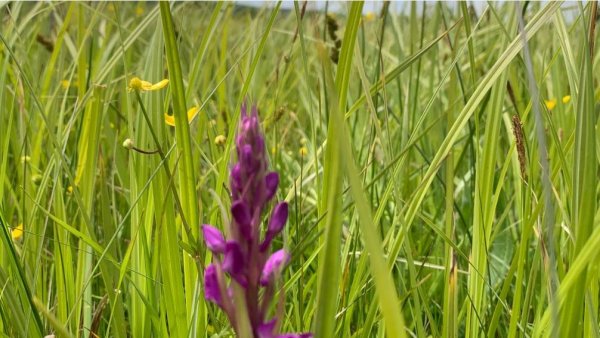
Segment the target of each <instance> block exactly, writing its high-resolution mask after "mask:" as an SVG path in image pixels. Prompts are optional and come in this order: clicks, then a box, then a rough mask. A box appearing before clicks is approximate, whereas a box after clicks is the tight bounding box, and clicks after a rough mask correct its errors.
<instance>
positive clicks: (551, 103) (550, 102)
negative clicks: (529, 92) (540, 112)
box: [544, 99, 556, 110]
mask: <svg viewBox="0 0 600 338" xmlns="http://www.w3.org/2000/svg"><path fill="white" fill-rule="evenodd" d="M544 103H546V108H548V110H552V109H554V107H556V99H552V100H544Z"/></svg>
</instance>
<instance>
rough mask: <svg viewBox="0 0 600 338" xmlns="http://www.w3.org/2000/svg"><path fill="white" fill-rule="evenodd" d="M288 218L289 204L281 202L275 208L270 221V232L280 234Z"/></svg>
mask: <svg viewBox="0 0 600 338" xmlns="http://www.w3.org/2000/svg"><path fill="white" fill-rule="evenodd" d="M287 218H288V204H287V202H281V203H279V204H277V205H276V206H275V208H273V214H271V219H270V220H269V228H268V230H269V231H271V232H274V233H279V232H280V231H281V230H282V229H283V226H284V225H285V222H286V221H287Z"/></svg>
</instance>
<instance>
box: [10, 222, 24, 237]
mask: <svg viewBox="0 0 600 338" xmlns="http://www.w3.org/2000/svg"><path fill="white" fill-rule="evenodd" d="M10 235H11V237H12V239H19V238H21V237H22V236H23V223H19V225H17V227H16V228H13V229H12V231H11V232H10Z"/></svg>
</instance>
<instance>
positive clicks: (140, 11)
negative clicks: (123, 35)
mask: <svg viewBox="0 0 600 338" xmlns="http://www.w3.org/2000/svg"><path fill="white" fill-rule="evenodd" d="M135 15H136V16H142V15H144V5H142V3H141V2H140V3H138V5H137V7H135Z"/></svg>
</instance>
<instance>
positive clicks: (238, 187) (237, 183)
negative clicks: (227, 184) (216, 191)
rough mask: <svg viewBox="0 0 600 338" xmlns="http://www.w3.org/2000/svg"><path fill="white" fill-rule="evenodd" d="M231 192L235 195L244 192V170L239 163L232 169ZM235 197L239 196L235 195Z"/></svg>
mask: <svg viewBox="0 0 600 338" xmlns="http://www.w3.org/2000/svg"><path fill="white" fill-rule="evenodd" d="M231 190H232V192H235V193H240V192H241V191H242V170H241V167H240V164H239V163H236V164H235V165H234V166H233V168H231ZM234 197H237V196H235V194H234Z"/></svg>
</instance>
